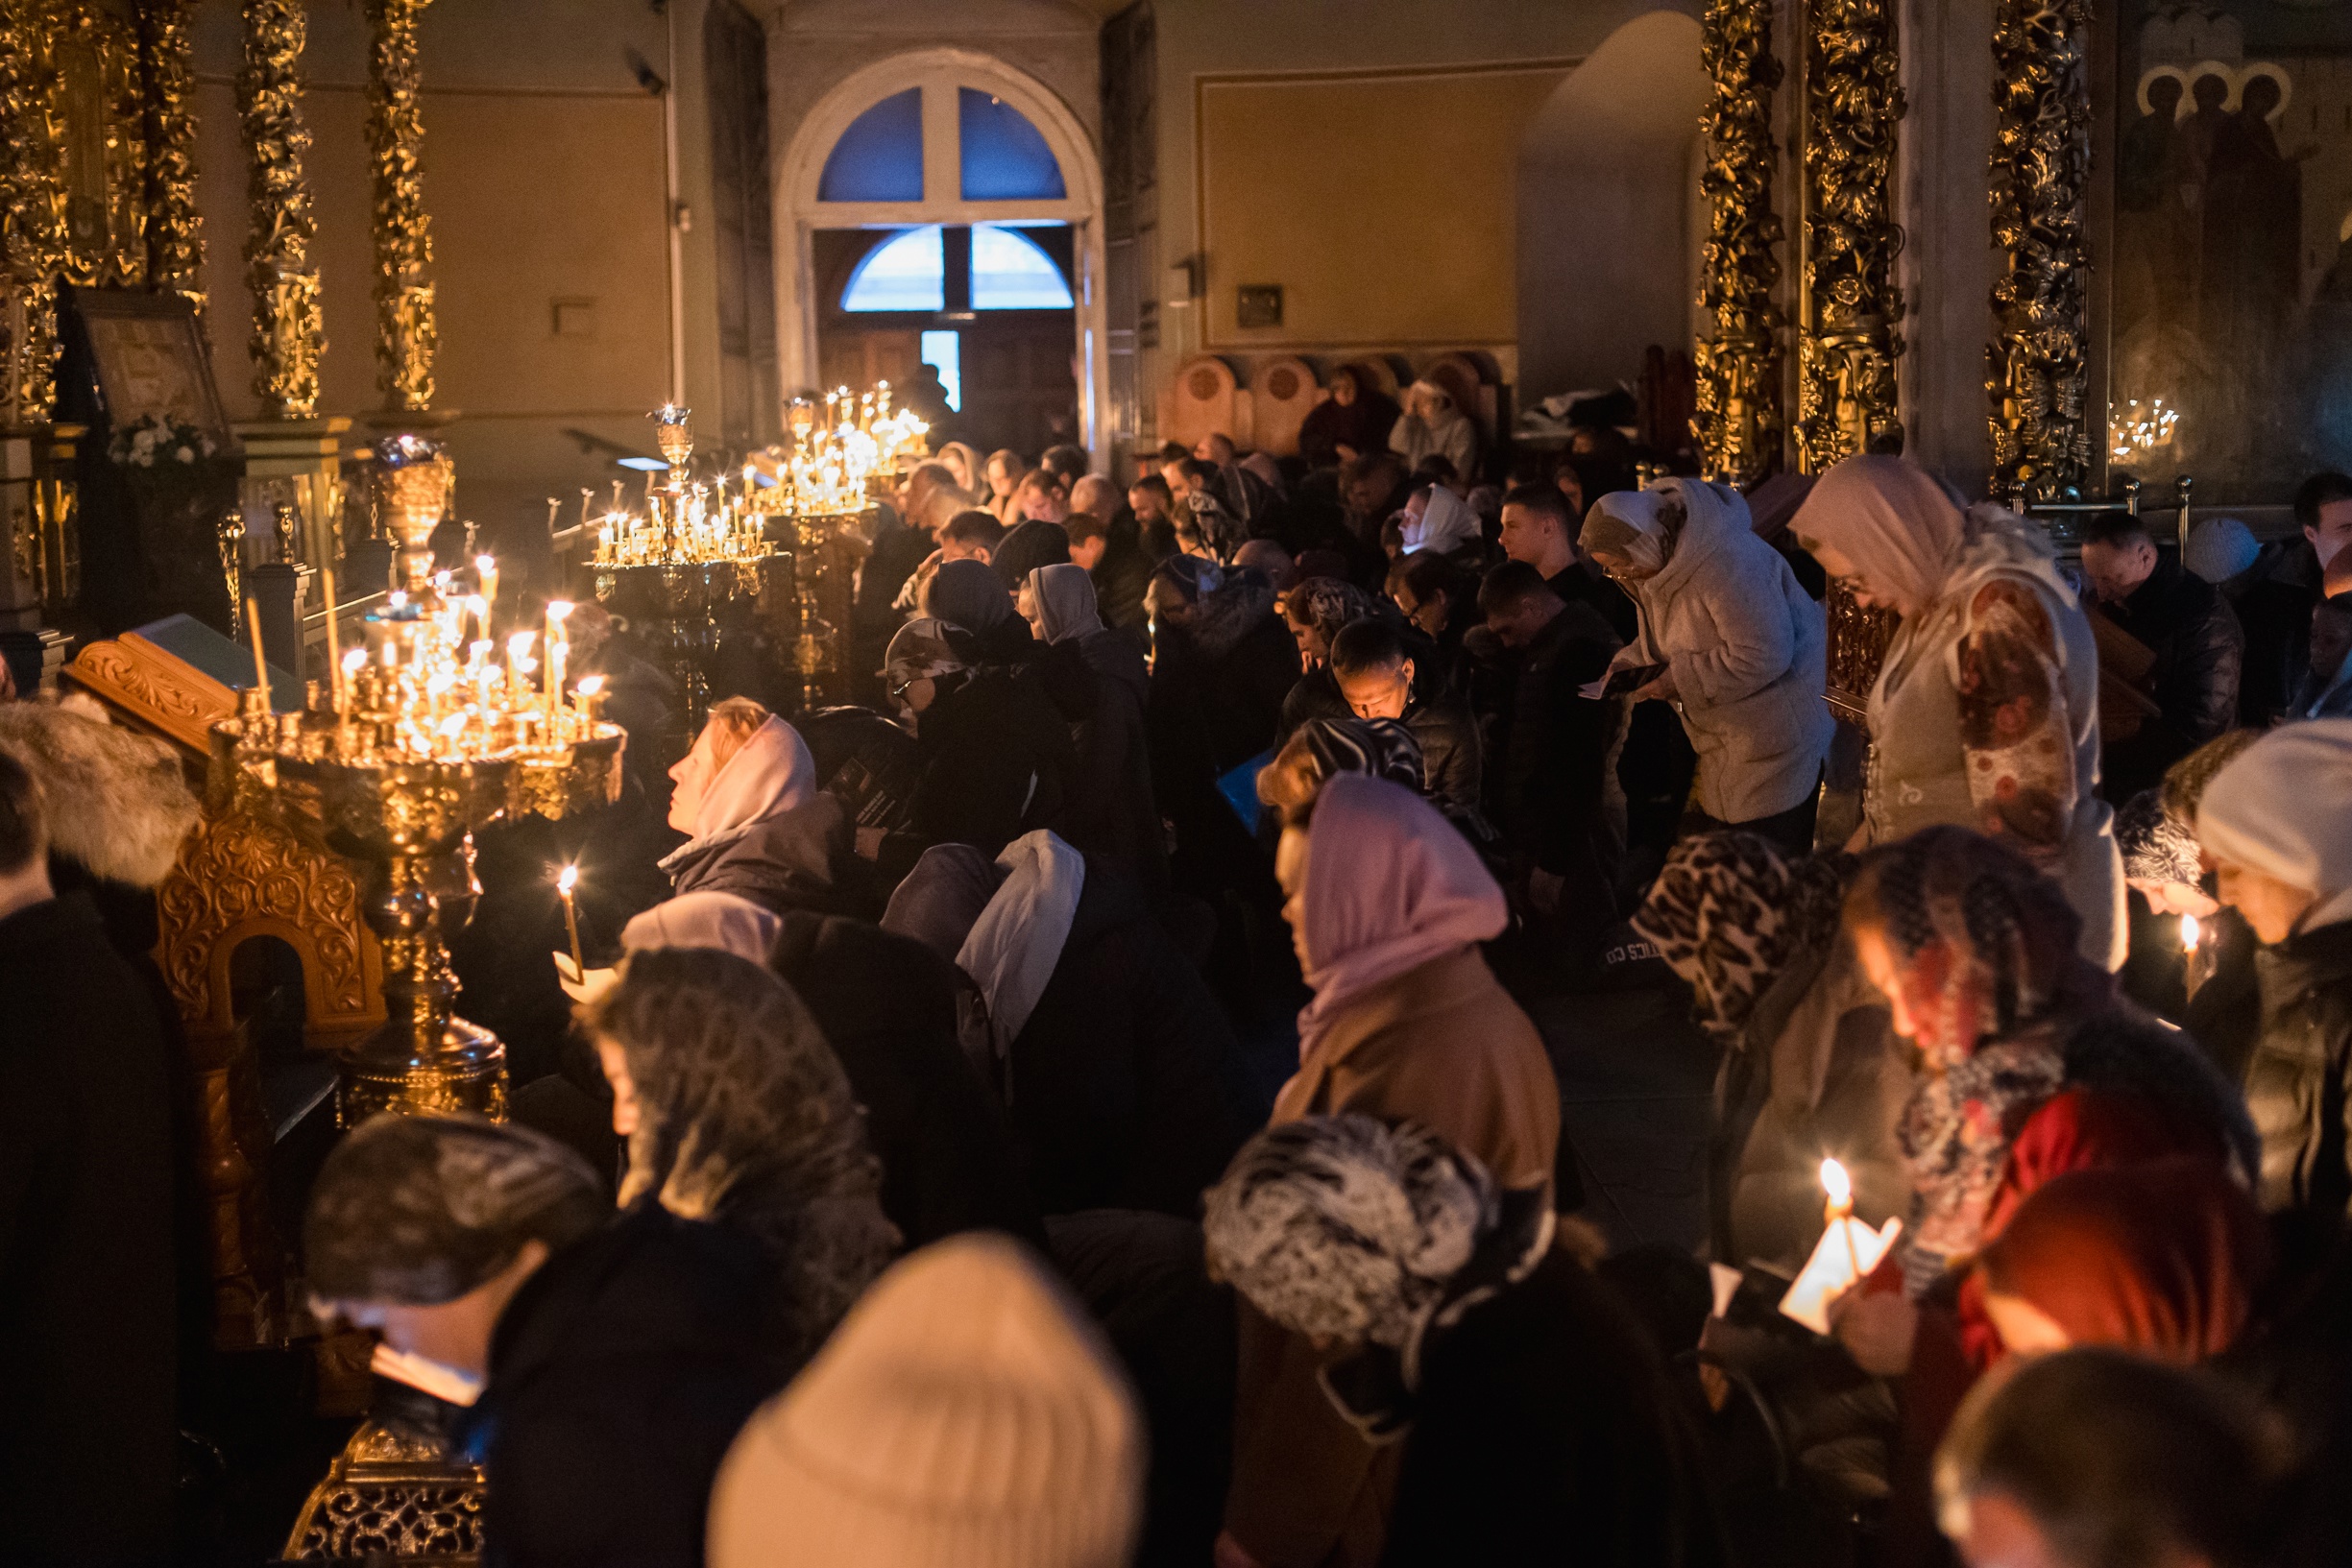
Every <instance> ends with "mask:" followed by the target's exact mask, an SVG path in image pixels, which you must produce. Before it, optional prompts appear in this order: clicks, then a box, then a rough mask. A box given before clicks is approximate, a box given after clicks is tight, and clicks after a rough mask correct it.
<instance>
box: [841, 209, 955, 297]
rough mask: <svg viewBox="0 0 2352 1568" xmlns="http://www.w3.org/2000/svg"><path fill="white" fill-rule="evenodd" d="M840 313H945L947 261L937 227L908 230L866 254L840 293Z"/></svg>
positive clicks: (933, 225)
mask: <svg viewBox="0 0 2352 1568" xmlns="http://www.w3.org/2000/svg"><path fill="white" fill-rule="evenodd" d="M841 308H842V309H843V310H945V309H946V308H947V257H946V255H945V253H944V251H943V247H942V246H941V245H940V242H939V226H938V225H937V224H935V223H934V224H930V225H927V226H926V227H924V228H921V229H905V230H903V231H901V232H900V233H899V234H898V235H897V236H896V237H894V238H891V239H886V240H885V241H883V242H882V243H881V244H880V245H877V246H875V247H874V249H872V250H871V251H868V252H867V253H865V259H864V260H863V261H861V262H859V263H858V270H857V271H856V272H854V273H851V274H850V275H849V287H847V288H845V289H843V290H842V291H841Z"/></svg>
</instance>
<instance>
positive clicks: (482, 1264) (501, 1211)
mask: <svg viewBox="0 0 2352 1568" xmlns="http://www.w3.org/2000/svg"><path fill="white" fill-rule="evenodd" d="M303 1260H304V1265H305V1268H306V1276H307V1279H308V1282H309V1286H310V1291H311V1295H312V1299H313V1301H314V1303H316V1305H317V1307H318V1309H319V1310H320V1312H321V1313H322V1315H334V1316H340V1317H342V1318H345V1319H347V1320H348V1321H351V1322H352V1323H355V1324H357V1325H359V1326H361V1327H363V1328H372V1329H375V1330H376V1331H377V1332H378V1333H379V1334H381V1335H382V1336H383V1339H384V1342H385V1343H386V1344H387V1345H389V1346H390V1347H391V1348H392V1349H393V1350H395V1351H398V1352H400V1353H402V1354H404V1355H407V1356H412V1357H416V1358H418V1359H420V1360H423V1361H425V1362H429V1363H433V1364H434V1365H435V1366H437V1367H439V1368H442V1369H443V1370H444V1371H446V1372H447V1373H448V1374H449V1375H451V1376H452V1377H453V1378H454V1379H455V1381H457V1382H459V1383H470V1384H473V1385H476V1386H479V1387H481V1395H480V1397H479V1399H478V1400H477V1401H476V1402H475V1403H474V1405H473V1407H472V1416H471V1425H472V1432H471V1437H472V1440H473V1443H474V1444H475V1445H477V1446H478V1447H479V1448H480V1449H481V1450H482V1455H483V1471H484V1475H485V1477H486V1479H487V1481H488V1483H489V1484H488V1499H487V1503H486V1505H485V1516H484V1519H483V1533H484V1534H485V1535H486V1536H488V1537H489V1538H490V1539H491V1540H492V1541H493V1542H495V1543H496V1550H497V1560H499V1561H500V1562H502V1563H506V1564H510V1565H512V1568H540V1565H545V1568H556V1565H558V1564H568V1563H582V1562H610V1563H622V1562H625V1563H629V1564H632V1565H633V1568H634V1565H639V1564H643V1565H648V1568H700V1565H701V1563H702V1561H703V1552H702V1544H703V1521H704V1517H705V1515H706V1514H707V1513H708V1511H709V1508H710V1494H711V1480H712V1477H713V1476H714V1475H715V1474H716V1472H717V1470H718V1462H719V1460H720V1459H723V1458H725V1457H726V1452H727V1447H728V1445H729V1444H730V1443H731V1442H733V1441H734V1439H735V1435H736V1434H737V1433H738V1432H739V1431H740V1430H741V1428H742V1425H743V1422H744V1420H745V1419H746V1418H747V1417H749V1415H750V1414H751V1412H752V1411H754V1410H755V1409H757V1408H758V1406H759V1404H760V1402H761V1401H762V1400H764V1399H765V1398H766V1397H767V1396H768V1395H769V1394H771V1393H773V1392H775V1391H776V1390H777V1389H778V1388H780V1387H783V1386H784V1384H785V1382H786V1381H787V1380H788V1377H789V1376H790V1374H791V1372H792V1371H793V1368H792V1367H791V1366H790V1365H789V1364H788V1358H787V1357H786V1356H785V1355H784V1354H782V1353H780V1349H779V1347H776V1346H774V1345H772V1344H771V1343H770V1340H769V1332H768V1330H767V1329H766V1327H765V1323H766V1321H767V1316H766V1315H767V1312H768V1308H769V1295H768V1292H769V1291H771V1290H773V1289H774V1287H773V1286H772V1285H771V1284H770V1279H771V1272H770V1269H769V1267H768V1266H767V1265H766V1263H765V1260H764V1258H763V1257H762V1256H761V1255H760V1253H759V1250H758V1247H757V1245H756V1243H754V1242H752V1241H751V1240H750V1238H749V1237H748V1236H746V1235H742V1234H739V1233H738V1232H736V1231H733V1230H730V1229H726V1228H723V1227H721V1226H719V1225H715V1224H711V1223H706V1222H702V1221H697V1220H691V1219H682V1218H678V1217H677V1216H676V1215H673V1214H671V1213H670V1212H669V1210H667V1208H665V1207H663V1206H662V1205H661V1204H660V1203H658V1202H645V1203H640V1204H637V1205H635V1206H634V1207H632V1208H630V1209H629V1210H628V1211H627V1212H625V1213H624V1214H622V1215H620V1216H619V1217H618V1218H614V1217H613V1212H612V1208H611V1202H610V1199H609V1198H608V1197H607V1196H606V1194H605V1193H604V1190H603V1186H602V1184H601V1183H600V1182H598V1181H597V1179H596V1176H595V1173H594V1171H592V1170H589V1168H588V1167H587V1165H586V1164H584V1163H583V1162H582V1161H581V1160H580V1158H579V1157H578V1156H577V1155H575V1154H573V1153H572V1152H571V1151H570V1149H568V1148H565V1147H564V1146H562V1145H560V1144H557V1143H556V1142H554V1141H553V1140H552V1139H549V1138H546V1137H543V1136H542V1135H540V1134H538V1133H535V1132H531V1131H528V1130H526V1129H524V1128H521V1127H517V1126H507V1125H500V1124H499V1123H497V1122H485V1121H482V1120H480V1119H479V1118H475V1117H423V1116H398V1115H389V1114H387V1115H383V1116H378V1117H376V1118H375V1119H374V1120H372V1121H369V1122H363V1123H362V1124H361V1125H360V1126H358V1127H357V1128H355V1129H354V1130H353V1131H352V1133H351V1135H350V1136H349V1137H347V1138H345V1139H344V1140H343V1142H342V1143H341V1144H339V1145H338V1146H336V1147H335V1149H334V1152H332V1153H331V1154H329V1155H328V1156H327V1163H326V1165H325V1166H324V1167H323V1168H321V1170H320V1171H319V1177H318V1181H317V1182H316V1183H315V1184H314V1185H313V1186H312V1188H311V1194H310V1207H309V1213H308V1216H307V1218H306V1219H305V1220H304V1223H303Z"/></svg>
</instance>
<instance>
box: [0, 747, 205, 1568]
mask: <svg viewBox="0 0 2352 1568" xmlns="http://www.w3.org/2000/svg"><path fill="white" fill-rule="evenodd" d="M43 816H44V811H43V804H42V800H41V795H40V790H39V786H38V785H37V784H35V783H34V780H33V777H32V775H31V773H30V772H28V771H27V769H26V768H25V766H24V765H23V763H21V762H20V761H19V760H17V759H16V757H15V755H14V754H13V753H12V752H10V751H8V750H6V749H0V997H5V998H6V999H7V1005H6V1007H5V1008H0V1280H5V1281H6V1282H7V1283H6V1288H5V1290H0V1561H6V1562H8V1563H10V1564H12V1565H13V1564H20V1563H21V1564H25V1565H27V1568H41V1565H46V1564H51V1563H59V1564H62V1563H76V1564H85V1563H105V1564H129V1563H163V1562H167V1561H169V1560H171V1556H172V1546H173V1515H172V1509H173V1496H174V1487H175V1484H176V1483H177V1480H178V1469H179V1456H178V1451H177V1445H178V1436H177V1434H178V1430H179V1422H178V1420H177V1417H176V1414H175V1410H174V1403H173V1401H174V1395H175V1379H176V1377H177V1371H178V1368H177V1356H176V1345H177V1336H176V1332H175V1324H174V1316H175V1312H176V1293H175V1292H176V1281H175V1275H174V1257H175V1250H174V1243H173V1230H172V1178H173V1170H172V1121H171V1102H170V1090H169V1076H168V1074H169V1064H168V1062H167V1061H166V1060H165V1049H164V1034H163V1029H162V1025H161V1024H160V1022H159V1020H158V1017H157V1014H156V1009H155V1004H154V1002H153V1001H151V1000H150V996H149V993H148V990H147V988H146V986H145V985H143V984H142V983H141V981H140V978H139V977H138V975H137V974H136V972H134V971H133V969H132V968H131V966H130V965H129V964H127V963H125V962H124V961H123V959H122V958H121V957H120V956H118V955H117V954H116V953H115V952H114V950H113V948H112V947H111V946H109V943H108V940H107V933H106V928H105V926H104V925H103V923H102V922H101V921H100V919H99V916H98V912H97V910H96V909H95V908H94V907H93V906H92V905H91V904H90V902H89V900H88V898H87V897H86V896H85V895H82V894H70V895H68V896H66V897H64V898H59V897H57V896H55V895H54V893H53V892H52V890H51V886H50V881H49V873H48V842H47V832H46V829H45V827H44V825H43Z"/></svg>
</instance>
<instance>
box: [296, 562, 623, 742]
mask: <svg viewBox="0 0 2352 1568" xmlns="http://www.w3.org/2000/svg"><path fill="white" fill-rule="evenodd" d="M484 576H485V578H486V579H487V580H486V581H485V582H484V583H483V584H482V587H483V588H485V589H487V590H490V591H496V582H497V579H496V575H495V573H484ZM457 586H458V585H457V583H456V581H455V579H454V575H453V574H452V573H449V572H443V573H441V574H439V575H438V576H436V577H435V578H434V579H433V582H432V591H430V592H429V593H428V594H427V595H426V596H425V597H424V599H422V600H419V599H415V598H412V597H411V596H410V595H409V594H407V593H404V592H396V593H393V594H391V595H390V596H389V598H388V599H387V601H386V603H385V607H384V609H383V610H382V611H380V612H378V613H377V614H375V615H370V616H369V617H368V618H367V619H366V620H365V621H364V622H362V623H361V632H362V640H361V643H360V645H359V646H357V647H352V648H344V649H340V651H339V655H338V658H337V662H336V666H335V668H334V669H333V671H332V678H331V680H330V681H329V682H328V683H327V691H326V692H325V693H324V694H322V693H321V692H320V691H319V690H318V688H317V684H316V683H313V684H312V689H311V693H310V701H309V703H308V705H307V707H306V708H305V710H304V711H303V712H296V713H281V714H279V715H278V717H277V720H276V734H275V735H274V736H272V739H273V740H274V742H275V744H274V747H273V749H275V750H277V751H279V753H281V754H283V753H288V752H291V753H293V754H295V755H299V756H302V757H303V758H306V759H309V760H335V761H341V762H365V763H379V764H387V765H389V764H398V763H402V762H423V761H432V762H463V761H473V760H483V759H488V758H511V757H538V758H541V759H543V760H545V759H552V758H561V757H562V756H564V755H565V754H566V753H568V752H569V751H570V748H571V747H573V746H576V745H578V744H580V743H581V742H583V741H586V740H589V739H594V738H606V737H610V736H613V735H615V734H617V733H618V732H617V731H616V730H615V728H614V726H612V725H611V724H608V723H605V722H603V721H602V719H601V716H600V714H599V712H598V709H599V707H600V706H601V697H602V691H603V685H604V683H603V680H602V678H601V677H599V676H590V677H588V678H587V679H585V680H582V681H581V682H580V683H579V685H578V688H577V689H576V691H575V692H574V693H573V694H572V700H571V701H570V702H566V701H565V700H564V686H565V665H566V662H567V660H568V659H569V657H570V648H571V643H570V633H569V630H568V627H567V620H568V617H569V616H570V614H571V606H570V604H568V603H565V602H564V601H562V600H557V601H555V602H553V603H551V604H549V605H548V606H547V609H546V625H545V630H544V631H534V630H529V629H524V630H519V631H515V632H513V633H511V635H509V636H508V637H507V639H506V641H505V644H504V648H503V657H500V656H499V654H500V650H499V645H498V644H497V641H496V640H495V639H493V637H492V636H491V630H490V627H491V613H492V608H493V602H494V601H493V600H492V598H491V597H490V593H489V592H477V593H460V592H458V591H457ZM329 615H330V617H331V615H332V610H331V608H330V610H329ZM255 662H256V664H258V663H259V658H258V650H256V657H255Z"/></svg>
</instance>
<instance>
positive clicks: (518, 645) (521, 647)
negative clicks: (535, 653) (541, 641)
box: [506, 632, 539, 659]
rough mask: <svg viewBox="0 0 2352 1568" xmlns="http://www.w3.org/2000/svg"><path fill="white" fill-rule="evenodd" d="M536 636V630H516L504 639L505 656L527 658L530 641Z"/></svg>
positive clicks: (529, 650) (537, 635)
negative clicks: (512, 634)
mask: <svg viewBox="0 0 2352 1568" xmlns="http://www.w3.org/2000/svg"><path fill="white" fill-rule="evenodd" d="M538 637H539V634H538V633H537V632H517V633H516V634H515V635H514V636H512V637H510V638H508V639H506V657H507V658H509V659H527V658H529V657H530V654H531V643H532V642H533V641H534V640H536V639H538Z"/></svg>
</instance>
